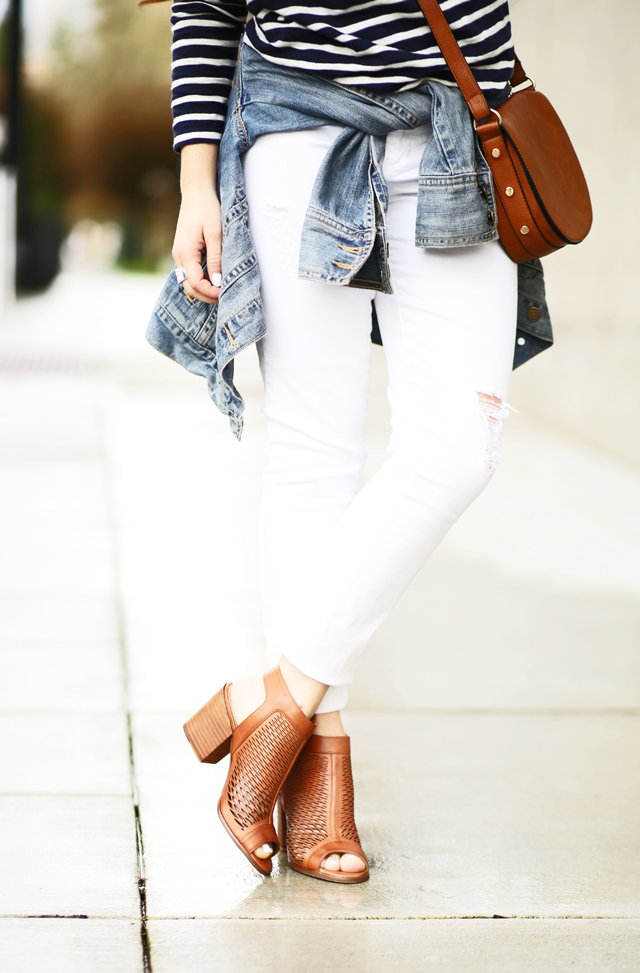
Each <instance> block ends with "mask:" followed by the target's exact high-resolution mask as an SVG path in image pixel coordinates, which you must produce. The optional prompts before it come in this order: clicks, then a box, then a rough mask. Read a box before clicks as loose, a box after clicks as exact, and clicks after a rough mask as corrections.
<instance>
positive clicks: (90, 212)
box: [47, 0, 179, 269]
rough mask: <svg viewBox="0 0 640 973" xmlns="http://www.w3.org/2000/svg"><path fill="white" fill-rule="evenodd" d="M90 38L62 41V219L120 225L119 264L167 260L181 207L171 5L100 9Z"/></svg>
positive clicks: (108, 3) (58, 62)
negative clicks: (174, 130) (173, 109)
mask: <svg viewBox="0 0 640 973" xmlns="http://www.w3.org/2000/svg"><path fill="white" fill-rule="evenodd" d="M96 6H97V13H98V16H97V18H96V21H95V24H94V27H93V28H92V30H91V31H90V32H89V33H88V34H86V35H74V34H73V32H72V31H71V30H70V29H69V28H68V27H65V28H62V29H61V30H60V31H59V32H58V36H57V38H56V42H55V50H54V58H53V67H52V69H51V71H50V74H49V77H48V78H47V89H48V91H49V92H50V93H52V94H53V93H55V99H56V103H57V105H58V106H60V108H61V112H62V124H61V126H60V133H61V142H62V147H63V151H62V155H63V170H64V175H63V181H64V184H65V200H64V214H65V218H66V221H67V223H69V224H70V223H73V222H75V221H76V220H78V219H83V218H91V219H96V220H106V219H108V220H116V221H118V222H120V223H121V224H122V226H123V227H124V230H125V234H124V246H123V253H122V255H121V257H122V262H123V263H124V264H125V265H127V266H130V267H132V268H137V269H155V267H156V266H157V264H158V262H159V261H162V260H165V259H167V258H168V256H169V254H170V250H171V241H172V239H173V231H174V228H175V220H176V216H177V211H178V205H179V193H178V157H177V156H176V154H175V153H174V152H173V149H172V141H171V112H170V41H171V34H170V25H169V6H168V4H162V5H159V6H158V7H143V8H139V7H138V6H136V4H135V2H134V0H96Z"/></svg>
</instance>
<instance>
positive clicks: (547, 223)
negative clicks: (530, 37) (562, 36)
mask: <svg viewBox="0 0 640 973" xmlns="http://www.w3.org/2000/svg"><path fill="white" fill-rule="evenodd" d="M418 3H419V4H420V6H421V8H422V12H423V14H424V15H425V17H426V18H427V22H428V24H429V27H430V28H431V31H432V33H433V36H434V37H435V39H436V41H437V43H438V46H439V48H440V50H441V51H442V54H443V55H444V58H445V60H446V62H447V64H448V65H449V68H450V70H451V73H452V74H453V77H454V78H455V80H456V82H457V84H458V87H459V88H460V91H461V92H462V94H463V95H464V97H465V99H466V102H467V104H468V106H469V110H470V112H471V114H472V115H473V118H474V123H475V127H476V130H477V132H478V136H479V138H480V145H481V147H482V150H483V152H484V155H485V158H486V160H487V163H488V165H489V168H490V169H491V174H492V176H493V185H494V190H495V197H496V208H497V217H498V233H499V235H500V240H501V242H502V245H503V247H504V249H505V250H506V252H507V253H508V255H509V256H510V257H511V259H512V260H515V262H516V263H522V262H523V261H524V260H530V259H531V258H532V257H545V256H546V255H547V254H549V253H553V252H554V250H560V249H561V247H565V246H567V244H576V243H580V242H581V241H582V240H584V238H585V237H586V235H587V233H588V232H589V230H590V229H591V222H592V212H591V200H590V199H589V190H588V188H587V183H586V180H585V178H584V173H583V172H582V169H581V167H580V163H579V162H578V157H577V155H576V153H575V150H574V148H573V145H572V144H571V140H570V138H569V136H568V135H567V132H566V130H565V127H564V125H563V124H562V122H561V121H560V119H559V118H558V115H557V114H556V112H555V111H554V109H553V107H552V105H551V103H550V102H549V100H548V99H547V98H545V96H544V95H543V94H542V93H541V92H540V91H536V88H535V85H534V84H533V82H532V81H531V79H530V78H528V77H527V76H526V74H525V73H524V71H523V69H522V65H521V64H520V61H519V60H518V59H517V58H516V65H515V70H514V72H513V77H512V79H511V86H512V91H511V94H510V96H509V98H507V100H506V101H505V102H504V104H502V105H501V106H500V111H496V110H495V109H493V108H491V109H490V108H489V106H488V105H487V102H486V100H485V97H484V95H483V94H482V91H481V90H480V88H479V86H478V84H477V82H476V80H475V78H474V77H473V74H472V73H471V69H470V68H469V65H468V64H467V62H466V60H465V57H464V55H463V53H462V51H461V50H460V48H459V46H458V43H457V41H456V39H455V37H454V36H453V33H452V32H451V28H450V27H449V24H448V23H447V20H446V17H445V15H444V14H443V12H442V10H441V9H440V5H439V3H438V0H418ZM525 84H526V85H527V86H526V87H524V88H522V87H520V86H521V85H525ZM516 88H517V89H518V90H514V89H516Z"/></svg>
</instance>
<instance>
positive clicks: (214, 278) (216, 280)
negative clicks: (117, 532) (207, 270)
mask: <svg viewBox="0 0 640 973" xmlns="http://www.w3.org/2000/svg"><path fill="white" fill-rule="evenodd" d="M211 283H212V284H213V286H214V287H222V274H211Z"/></svg>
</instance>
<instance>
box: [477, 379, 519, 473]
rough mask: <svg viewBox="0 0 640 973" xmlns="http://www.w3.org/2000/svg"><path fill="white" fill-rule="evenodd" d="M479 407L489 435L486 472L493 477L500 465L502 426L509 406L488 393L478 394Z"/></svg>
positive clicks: (485, 460) (485, 461)
mask: <svg viewBox="0 0 640 973" xmlns="http://www.w3.org/2000/svg"><path fill="white" fill-rule="evenodd" d="M477 395H478V407H479V410H480V416H481V418H482V420H483V422H484V426H485V430H486V434H487V446H486V452H485V458H484V472H485V474H486V476H491V474H492V473H493V472H494V470H495V468H496V466H497V465H498V455H499V453H500V440H501V439H502V424H503V422H504V420H505V418H506V417H507V416H508V415H509V409H510V408H511V407H510V406H509V405H505V404H504V402H503V401H502V399H501V398H500V397H499V396H497V395H490V394H489V393H488V392H478V393H477Z"/></svg>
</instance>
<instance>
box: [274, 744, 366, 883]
mask: <svg viewBox="0 0 640 973" xmlns="http://www.w3.org/2000/svg"><path fill="white" fill-rule="evenodd" d="M278 832H279V836H280V845H281V847H282V848H283V849H285V848H286V850H287V859H288V861H289V864H290V865H291V867H292V868H294V869H295V870H296V871H297V872H302V874H303V875H311V876H312V877H313V878H321V879H323V880H324V881H326V882H344V883H350V884H353V883H355V882H365V881H366V880H367V879H368V878H369V865H368V864H367V859H366V856H365V854H364V852H363V850H362V846H361V844H360V838H359V836H358V829H357V828H356V824H355V821H354V817H353V776H352V773H351V745H350V740H349V737H346V736H344V737H324V736H318V735H316V736H312V737H311V739H310V740H309V741H308V743H307V744H306V745H305V747H304V749H303V751H302V753H301V754H300V756H299V757H298V759H297V760H296V762H295V764H294V767H293V770H292V771H291V773H290V774H289V776H288V778H287V780H286V783H285V785H284V787H283V789H282V793H281V795H280V800H279V806H278ZM333 854H338V855H357V856H358V858H362V860H363V861H364V862H365V865H366V867H365V868H364V869H363V870H362V871H360V872H335V871H331V870H330V869H328V868H323V867H322V865H323V862H324V861H325V859H326V858H328V856H329V855H333Z"/></svg>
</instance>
